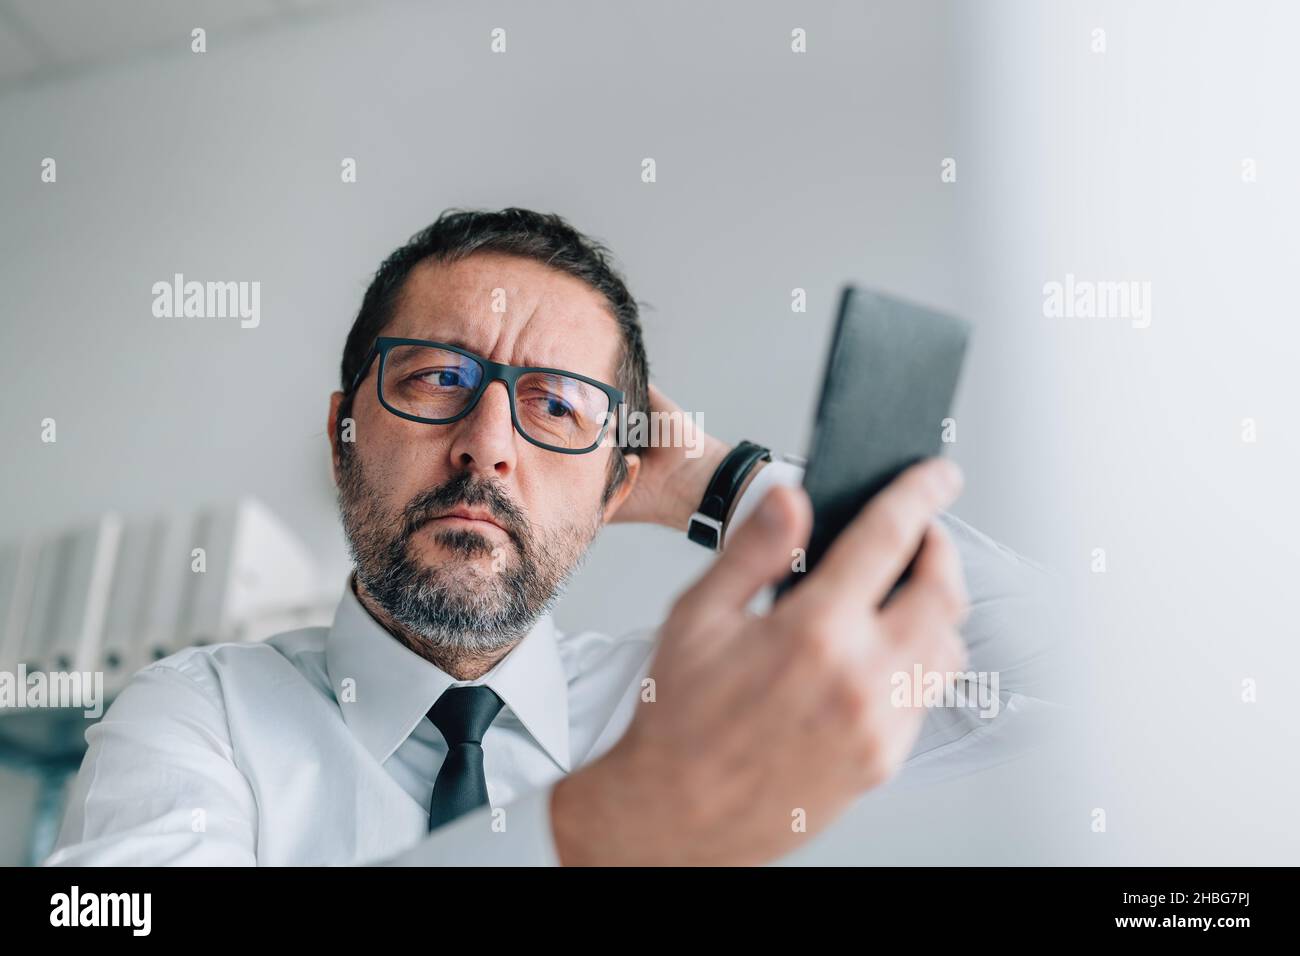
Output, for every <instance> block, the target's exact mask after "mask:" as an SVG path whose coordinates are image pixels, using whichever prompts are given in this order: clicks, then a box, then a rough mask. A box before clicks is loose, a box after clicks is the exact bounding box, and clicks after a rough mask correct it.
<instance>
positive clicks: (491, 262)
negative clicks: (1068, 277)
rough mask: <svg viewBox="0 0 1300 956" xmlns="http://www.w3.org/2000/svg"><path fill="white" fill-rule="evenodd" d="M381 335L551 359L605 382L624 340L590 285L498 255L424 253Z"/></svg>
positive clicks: (533, 361)
mask: <svg viewBox="0 0 1300 956" xmlns="http://www.w3.org/2000/svg"><path fill="white" fill-rule="evenodd" d="M383 334H385V335H390V336H398V337H405V338H420V339H434V340H437V341H442V342H449V343H452V344H455V345H460V346H462V347H464V348H467V349H470V350H471V351H475V352H479V353H481V354H484V355H487V356H488V357H490V358H494V359H496V360H497V361H505V362H510V363H512V364H518V365H524V364H527V365H552V366H556V367H560V368H567V369H569V370H570V371H575V372H581V373H583V374H590V375H592V376H593V377H596V378H604V379H605V380H610V377H611V376H612V375H613V374H614V372H615V365H616V363H617V355H618V351H619V344H620V335H619V330H618V324H617V322H616V321H615V320H614V317H613V316H612V315H611V314H610V309H609V304H608V302H607V301H606V300H605V298H604V296H602V295H601V294H600V293H599V292H597V291H596V290H595V289H593V288H592V287H591V286H589V285H587V283H585V282H583V281H582V280H581V279H578V278H576V277H574V276H571V275H569V274H567V273H563V272H559V271H557V270H555V269H552V268H550V267H549V266H546V265H544V264H542V263H540V262H537V261H535V260H531V259H525V258H521V257H518V256H507V255H501V254H498V253H474V254H473V255H470V256H468V257H466V258H465V259H461V260H459V261H457V262H451V263H447V262H438V261H436V260H432V259H426V260H425V261H424V262H421V263H419V264H418V265H416V266H415V267H413V268H412V269H411V271H410V273H409V274H408V275H407V277H406V281H405V283H404V284H403V286H402V291H401V295H400V296H399V298H398V301H397V303H396V308H395V309H394V310H393V318H392V321H391V322H389V324H388V326H387V328H385V330H384V333H383ZM579 366H585V368H584V367H579ZM588 369H591V370H592V371H588Z"/></svg>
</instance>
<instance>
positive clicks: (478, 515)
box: [427, 508, 508, 533]
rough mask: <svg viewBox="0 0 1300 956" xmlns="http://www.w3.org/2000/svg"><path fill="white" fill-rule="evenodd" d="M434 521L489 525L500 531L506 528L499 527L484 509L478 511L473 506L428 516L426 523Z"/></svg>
mask: <svg viewBox="0 0 1300 956" xmlns="http://www.w3.org/2000/svg"><path fill="white" fill-rule="evenodd" d="M435 521H437V522H443V523H455V522H464V523H465V524H466V525H467V526H469V527H475V526H478V527H480V528H481V527H482V526H483V525H491V526H492V527H493V528H496V529H497V530H498V531H502V532H505V531H506V529H505V528H503V527H501V525H500V524H499V523H498V522H497V520H496V519H495V518H493V517H492V515H491V514H489V513H488V512H486V511H478V510H476V509H474V508H453V509H452V510H451V511H448V512H447V513H446V514H441V515H437V516H435V517H433V518H430V519H429V521H428V522H427V523H428V524H433V523H434V522H435ZM506 533H508V532H506Z"/></svg>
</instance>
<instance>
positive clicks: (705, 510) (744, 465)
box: [686, 441, 772, 551]
mask: <svg viewBox="0 0 1300 956" xmlns="http://www.w3.org/2000/svg"><path fill="white" fill-rule="evenodd" d="M771 459H772V452H771V451H769V450H768V449H766V448H764V447H763V446H762V445H756V444H754V443H753V442H752V441H742V442H741V443H740V444H739V445H737V446H736V447H735V448H733V449H731V452H730V453H729V454H728V455H727V457H726V458H724V459H722V464H720V465H718V470H717V471H715V472H714V473H713V477H712V478H710V479H709V487H708V488H707V489H706V490H705V492H704V500H703V501H701V502H700V507H699V508H698V509H697V510H696V512H695V514H693V515H691V523H690V524H689V525H688V526H687V528H686V536H687V537H688V538H690V539H691V540H692V541H694V542H695V543H696V544H702V545H704V547H706V548H709V549H711V550H713V551H718V550H721V548H722V533H723V530H724V529H723V525H724V523H725V522H726V520H727V515H728V514H730V513H731V506H732V504H733V503H734V502H735V500H736V495H737V494H738V493H739V492H740V486H741V485H743V484H744V483H745V478H746V476H747V475H748V474H749V473H750V472H751V471H753V469H754V466H755V465H756V464H758V463H759V462H760V461H770V460H771Z"/></svg>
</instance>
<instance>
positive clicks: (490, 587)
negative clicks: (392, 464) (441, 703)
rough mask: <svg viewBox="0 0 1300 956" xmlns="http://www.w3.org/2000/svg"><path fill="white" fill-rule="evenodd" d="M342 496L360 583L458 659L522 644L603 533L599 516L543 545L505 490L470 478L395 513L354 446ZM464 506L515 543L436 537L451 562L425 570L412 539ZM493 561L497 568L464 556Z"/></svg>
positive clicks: (343, 460)
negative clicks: (478, 509)
mask: <svg viewBox="0 0 1300 956" xmlns="http://www.w3.org/2000/svg"><path fill="white" fill-rule="evenodd" d="M338 499H339V514H340V516H341V518H342V521H343V529H344V531H345V533H346V535H347V539H348V548H349V551H350V552H351V555H352V560H353V563H354V564H355V565H356V579H357V583H358V584H360V585H361V586H362V587H364V588H365V590H366V592H367V593H368V594H369V595H370V597H371V598H372V599H373V600H374V601H375V603H376V604H378V605H379V607H381V608H382V609H383V610H384V611H385V613H387V614H388V615H389V617H390V618H392V620H393V621H394V622H395V623H396V624H398V625H400V626H401V627H402V628H404V629H405V630H406V631H408V632H409V634H410V635H411V636H413V637H415V638H417V639H419V640H421V641H422V642H424V643H426V644H427V645H428V646H429V647H430V648H431V649H433V650H435V651H436V652H438V653H439V654H440V655H450V656H454V657H462V656H465V657H482V656H489V655H495V654H498V653H499V652H501V651H503V650H505V649H508V648H509V647H511V646H512V645H513V644H515V643H516V642H518V640H519V639H520V638H521V637H523V635H525V634H526V633H528V631H529V630H530V629H531V628H532V626H533V624H534V623H536V621H537V619H538V618H539V617H541V616H542V615H543V614H545V613H546V612H547V611H549V610H550V609H551V608H552V607H553V606H554V604H555V601H556V600H558V598H559V597H560V595H561V594H562V593H563V590H564V586H565V584H566V583H567V582H568V580H569V578H570V576H571V575H572V573H573V572H574V571H575V570H576V569H577V568H578V567H579V566H581V564H582V561H583V560H584V559H585V557H586V552H587V548H588V546H589V545H590V543H591V540H592V539H593V538H594V537H595V535H596V532H597V531H599V529H600V515H599V513H597V514H596V515H595V516H594V517H593V520H592V521H591V522H590V524H588V525H586V526H583V525H573V526H569V527H566V528H564V529H562V530H561V531H559V532H557V533H556V534H554V535H553V536H551V537H550V538H549V539H548V540H546V541H544V542H541V543H539V542H538V540H537V538H536V537H535V535H534V534H533V530H532V526H531V524H530V523H529V522H528V520H527V517H526V516H525V515H524V514H523V512H522V511H521V510H520V509H519V508H518V506H517V505H515V504H514V502H513V501H511V500H510V499H509V497H507V496H506V494H505V493H504V492H503V491H502V490H501V489H500V487H499V486H498V485H497V484H496V483H495V482H493V481H491V480H483V479H479V480H476V479H474V478H473V477H472V476H471V475H470V474H469V473H468V472H461V473H460V474H458V475H456V476H455V477H453V478H452V479H451V480H450V481H448V482H446V483H445V484H443V485H442V486H440V487H438V488H434V489H431V490H429V491H425V492H422V493H421V494H419V495H417V496H416V497H415V498H414V499H413V500H412V501H411V502H410V503H408V504H407V506H406V507H405V508H403V509H402V511H401V513H399V514H389V513H386V512H384V511H383V510H382V509H381V508H380V506H379V505H378V504H377V503H376V502H377V501H378V496H377V495H375V494H374V493H373V490H372V488H371V486H370V484H369V483H368V482H367V480H366V477H365V473H364V469H363V468H362V465H361V461H360V459H359V457H358V456H357V454H356V451H355V450H354V449H346V450H344V451H343V452H342V454H341V455H340V481H339V496H338ZM458 504H469V505H481V506H484V507H486V508H488V509H489V510H490V511H491V512H492V515H493V518H494V519H495V520H497V521H498V522H500V523H501V524H502V525H503V527H504V528H505V530H506V532H507V533H508V534H509V536H510V539H511V542H512V543H513V545H514V547H513V548H511V547H510V545H496V544H494V543H493V542H491V541H489V540H488V539H487V538H485V537H484V536H483V535H481V534H478V533H477V532H474V531H466V530H463V529H455V530H449V531H442V532H439V533H438V534H437V535H436V536H435V540H436V541H437V542H438V543H439V544H441V545H442V546H443V548H444V549H445V550H446V551H447V552H448V553H449V554H450V555H451V556H452V557H451V560H449V561H447V562H445V563H444V564H443V565H441V566H437V567H423V566H421V565H419V564H418V563H417V562H416V561H415V560H414V559H413V558H412V557H411V550H410V545H411V538H412V537H413V536H414V535H415V533H416V532H417V531H418V530H419V529H420V527H422V526H423V525H424V524H425V522H427V521H428V520H429V518H431V517H433V516H434V515H436V514H438V513H439V512H442V511H446V510H448V509H450V508H453V507H455V506H456V505H458ZM485 556H486V557H489V558H491V559H492V567H491V568H487V569H484V568H483V567H482V566H481V563H480V562H475V563H470V561H469V560H466V561H465V562H464V563H461V562H460V561H457V560H456V559H458V558H465V559H474V558H482V557H485Z"/></svg>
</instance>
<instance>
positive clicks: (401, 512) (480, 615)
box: [329, 253, 639, 655]
mask: <svg viewBox="0 0 1300 956" xmlns="http://www.w3.org/2000/svg"><path fill="white" fill-rule="evenodd" d="M495 289H502V290H504V296H505V312H504V313H502V312H494V311H492V306H493V302H494V295H493V290H495ZM499 296H500V294H499V293H498V295H497V301H499ZM383 334H384V335H387V336H393V337H403V338H413V339H427V340H432V341H438V342H446V343H450V344H453V345H459V346H461V347H462V348H466V349H468V350H470V351H472V352H475V353H477V354H479V355H482V356H484V357H486V358H488V359H492V360H495V361H497V362H503V363H506V364H510V365H540V366H548V367H551V368H561V369H566V370H568V371H572V372H577V373H579V374H582V375H586V376H589V377H591V378H594V379H597V380H599V381H602V382H608V383H611V384H613V383H614V381H615V371H616V366H617V362H618V355H619V350H620V345H621V339H620V334H619V330H618V326H617V324H616V322H615V320H614V318H613V317H612V316H611V315H610V314H609V311H608V306H607V304H606V303H605V300H604V299H603V298H602V297H601V295H600V294H599V293H598V292H596V291H595V290H593V289H591V288H590V287H589V286H587V285H586V284H585V283H584V282H582V281H581V280H579V279H575V278H573V277H572V276H569V275H566V274H564V273H560V272H557V271H555V270H553V269H550V268H548V267H546V266H544V265H542V264H541V263H539V262H535V261H533V260H529V259H522V258H517V257H514V256H505V255H500V254H496V253H477V254H474V255H471V256H470V257H468V258H466V259H463V260H461V261H460V262H456V263H451V264H444V263H437V262H432V261H426V262H423V263H421V264H420V265H418V266H416V267H415V268H414V269H412V270H411V272H410V274H409V275H408V276H407V279H406V282H405V285H404V286H403V289H402V295H401V297H400V300H399V302H398V305H397V307H396V309H395V312H394V316H393V319H392V321H391V322H390V323H389V324H388V326H387V327H386V328H385V329H384V331H383ZM378 372H379V368H378V362H377V361H376V362H375V363H374V364H373V365H372V366H371V368H370V371H369V373H368V375H367V377H366V379H365V380H364V381H363V382H362V384H361V386H360V387H359V388H358V389H357V392H356V394H355V397H354V400H353V405H352V410H351V412H350V417H351V418H352V419H353V420H354V421H355V430H354V437H355V441H354V442H353V443H352V444H351V447H350V448H344V447H342V445H341V443H340V441H339V437H338V436H339V431H338V428H337V417H338V411H339V404H340V402H341V401H342V398H343V396H342V394H341V393H338V392H336V393H335V394H334V396H333V397H332V401H331V406H330V429H329V433H330V436H331V442H332V443H333V445H334V461H335V475H336V478H337V481H338V485H339V505H340V511H341V513H342V518H343V525H344V530H345V531H346V532H347V537H348V541H349V544H350V546H351V549H352V553H353V558H354V560H355V562H356V565H357V581H358V583H359V584H360V585H361V586H362V587H364V589H365V591H366V592H367V593H368V594H369V596H370V597H371V598H372V599H373V600H374V601H375V602H377V603H378V604H379V606H380V607H381V608H382V609H383V610H384V611H385V612H386V613H387V614H388V615H389V616H390V617H391V618H392V619H393V620H394V621H395V622H396V623H398V624H400V625H402V626H403V627H404V628H405V629H406V630H407V631H409V632H411V633H412V634H414V635H416V636H418V637H419V638H421V639H423V640H424V641H426V642H428V644H429V645H430V646H431V647H433V648H435V649H440V650H444V651H448V652H454V653H469V654H476V655H477V654H491V653H493V652H495V651H499V650H501V649H502V648H504V647H507V646H509V645H510V644H511V643H513V641H514V640H516V639H517V638H518V637H520V636H521V635H522V633H523V632H524V631H526V630H527V628H528V627H530V626H531V624H532V623H533V621H535V620H536V618H537V617H538V616H539V615H540V614H542V613H543V612H544V611H545V610H546V609H547V608H548V606H549V604H550V603H551V601H552V600H553V599H554V597H555V596H556V595H557V594H558V592H559V590H560V588H561V587H562V585H563V583H564V580H565V579H566V578H567V576H568V574H569V573H570V571H572V570H573V568H575V567H576V566H577V564H578V562H579V561H580V560H581V558H582V556H583V554H584V553H585V552H586V550H587V547H588V545H589V544H590V543H591V540H592V538H593V537H594V536H595V534H596V532H597V531H598V530H599V529H600V526H601V524H602V523H603V522H604V521H606V520H608V518H609V516H610V515H612V514H613V513H614V511H615V510H617V508H618V506H619V505H620V504H621V503H622V502H623V500H624V498H626V496H627V494H628V492H629V491H630V490H631V487H632V484H633V481H634V480H635V476H636V469H637V466H638V465H639V462H638V461H637V460H636V457H635V456H628V469H629V478H628V481H626V482H624V484H623V485H622V487H620V488H619V489H618V491H616V492H615V493H614V495H613V496H612V497H611V498H610V500H609V502H608V503H607V504H603V503H602V499H603V496H604V491H605V486H606V481H607V476H608V468H609V464H610V461H609V457H610V455H613V454H617V451H616V450H615V449H613V448H598V449H596V450H595V451H593V452H590V453H588V454H585V455H564V454H559V453H556V452H553V451H548V450H547V449H544V448H539V447H537V446H536V445H533V444H531V443H530V442H528V441H527V440H525V439H524V438H523V437H522V436H521V435H519V433H518V432H516V431H515V429H514V425H513V423H512V420H511V415H510V399H509V393H508V391H507V389H506V386H505V383H504V382H493V383H492V384H491V385H489V386H488V388H487V390H486V391H485V392H484V394H483V396H482V398H480V400H479V402H478V405H477V406H476V407H475V408H474V410H473V412H471V413H470V414H469V415H468V416H466V417H465V418H463V419H461V420H460V421H458V422H455V423H453V424H450V425H427V424H421V423H419V422H412V421H407V420H406V419H403V418H399V417H398V416H396V415H393V414H392V413H390V412H388V411H387V410H386V409H384V408H383V406H381V405H380V404H379V400H378V398H377V396H376V394H375V378H376V376H377V375H378ZM462 509H470V510H472V511H474V512H476V513H479V514H482V515H483V516H484V517H487V518H489V519H490V520H477V519H473V518H464V517H453V516H447V514H448V512H452V511H456V510H462Z"/></svg>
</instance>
